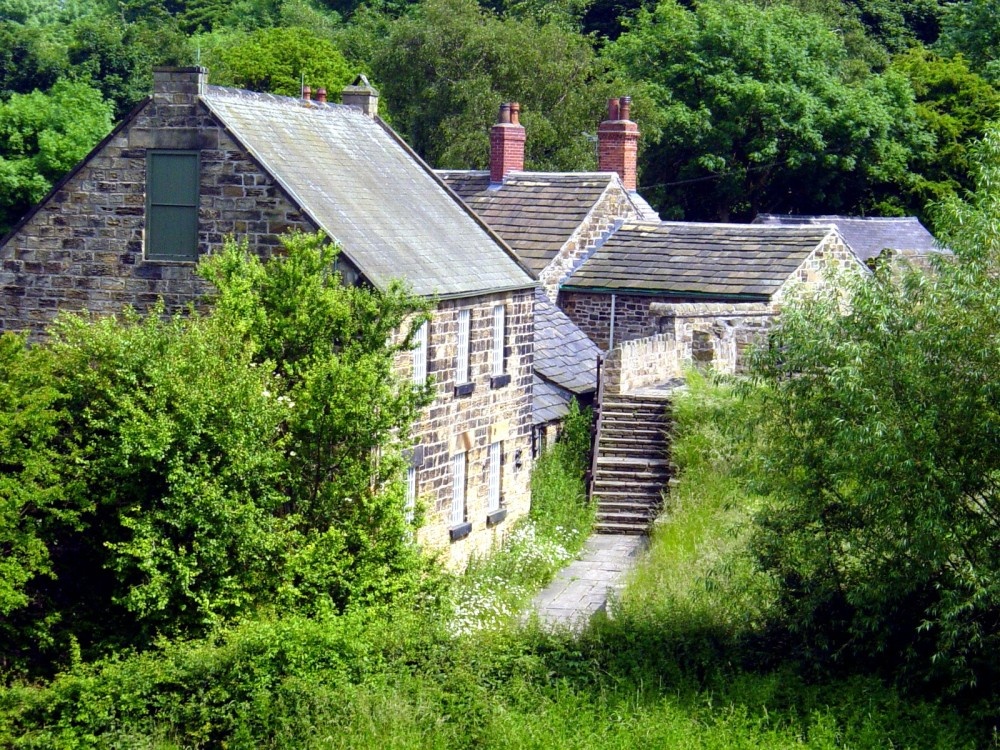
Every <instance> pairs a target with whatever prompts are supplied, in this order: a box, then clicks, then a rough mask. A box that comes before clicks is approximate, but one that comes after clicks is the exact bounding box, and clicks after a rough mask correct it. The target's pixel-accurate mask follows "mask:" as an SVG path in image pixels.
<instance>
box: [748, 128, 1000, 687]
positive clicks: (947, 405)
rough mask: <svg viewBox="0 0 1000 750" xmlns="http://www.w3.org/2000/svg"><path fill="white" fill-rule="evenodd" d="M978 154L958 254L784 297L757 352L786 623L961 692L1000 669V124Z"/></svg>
mask: <svg viewBox="0 0 1000 750" xmlns="http://www.w3.org/2000/svg"><path fill="white" fill-rule="evenodd" d="M978 157H979V159H980V165H981V166H980V173H979V180H978V186H979V191H980V192H979V193H977V194H976V195H974V196H972V198H971V200H970V201H969V202H968V203H964V204H963V203H958V202H956V203H955V204H953V205H951V206H949V207H948V210H947V211H944V212H942V217H941V220H940V221H939V226H941V227H943V228H944V229H945V231H946V232H947V236H946V237H945V240H946V242H947V244H948V245H949V246H950V247H951V248H952V249H953V250H954V251H955V253H956V257H955V258H954V259H949V260H945V261H943V262H941V263H938V264H936V266H935V268H934V269H933V270H931V271H927V272H923V271H919V270H914V269H907V268H904V267H900V266H898V265H890V264H888V263H885V264H883V265H882V266H881V267H880V268H878V269H877V270H876V272H875V275H874V278H872V279H864V280H853V281H852V280H846V281H845V287H843V288H842V289H841V290H836V289H833V290H830V291H829V292H827V293H824V294H819V295H816V296H812V297H809V298H805V297H804V298H802V299H800V300H798V301H797V302H796V303H794V304H789V305H787V306H786V307H785V308H784V309H783V311H782V316H781V320H780V323H779V325H778V326H777V328H776V329H775V330H774V331H773V333H772V336H771V345H770V347H769V348H767V349H763V350H761V351H760V352H759V355H758V357H757V360H756V362H755V364H754V373H755V377H756V381H757V384H758V388H757V390H756V392H755V394H754V397H755V398H758V399H760V409H759V413H758V418H757V421H756V423H755V427H756V429H757V431H758V434H759V438H760V442H759V445H758V446H756V447H755V449H754V450H755V455H754V458H755V464H756V465H755V467H754V468H755V470H756V478H757V486H758V488H759V489H761V490H762V491H764V492H766V493H767V494H768V495H769V500H768V503H767V505H766V507H764V508H763V509H762V510H761V512H760V513H759V515H758V520H759V529H760V531H759V533H758V535H757V540H756V551H757V554H758V557H759V560H760V562H761V564H762V565H763V566H764V567H765V568H766V569H767V570H768V571H770V572H771V573H772V574H773V575H774V576H775V577H776V579H777V581H778V582H779V584H780V586H781V593H782V602H783V605H784V608H785V611H786V613H787V617H788V622H789V624H790V625H791V626H792V627H793V628H795V629H797V630H798V631H799V632H801V633H803V634H805V635H806V636H807V639H806V640H807V642H808V644H809V645H810V646H811V648H813V649H814V653H815V654H816V655H820V656H823V657H827V658H829V657H835V656H840V657H843V658H847V657H850V656H854V657H860V658H863V659H865V660H869V661H870V662H874V663H882V664H883V665H885V666H886V667H888V668H889V669H892V670H893V671H896V670H898V669H899V668H900V666H905V667H907V668H908V669H909V672H908V674H910V675H911V676H912V675H916V676H919V677H921V678H925V679H940V680H943V681H945V683H946V684H948V685H950V686H951V687H953V688H957V687H960V686H968V685H973V684H975V683H977V682H982V683H986V682H989V681H990V679H989V676H990V675H995V674H996V672H997V670H998V669H1000V662H998V660H997V654H998V647H1000V617H998V615H1000V554H998V551H1000V508H998V507H997V489H998V487H1000V440H998V437H1000V432H998V425H1000V333H998V328H997V325H996V321H997V319H998V318H1000V295H998V294H997V283H996V279H997V275H998V269H1000V240H998V237H1000V234H998V232H997V226H998V223H1000V192H998V190H997V186H998V185H1000V167H998V164H1000V132H996V131H994V132H993V133H992V134H991V135H989V136H988V137H987V140H986V141H985V142H984V144H983V145H982V146H980V149H979V153H978ZM992 699H993V700H995V696H994V697H993V698H992Z"/></svg>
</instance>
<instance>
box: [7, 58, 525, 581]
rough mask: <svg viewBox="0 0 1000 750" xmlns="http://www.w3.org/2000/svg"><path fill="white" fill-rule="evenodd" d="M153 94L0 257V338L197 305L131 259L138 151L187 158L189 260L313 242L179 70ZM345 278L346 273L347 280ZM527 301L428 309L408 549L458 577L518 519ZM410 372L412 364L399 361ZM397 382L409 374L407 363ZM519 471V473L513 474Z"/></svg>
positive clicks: (194, 287) (137, 209)
mask: <svg viewBox="0 0 1000 750" xmlns="http://www.w3.org/2000/svg"><path fill="white" fill-rule="evenodd" d="M155 77H156V91H157V93H156V95H155V96H154V97H153V98H152V100H151V101H150V102H148V103H147V104H146V105H145V106H143V108H142V109H141V110H140V111H139V112H138V113H137V114H136V115H135V116H134V118H133V119H132V120H131V121H130V122H128V123H126V125H125V126H124V127H123V128H122V129H121V130H120V131H119V132H117V133H115V134H114V135H113V136H111V137H110V138H109V139H108V141H107V142H106V143H105V144H104V145H103V146H102V147H101V148H100V149H99V150H98V151H97V152H96V153H95V154H94V155H93V156H92V157H91V158H90V159H89V160H88V161H87V162H86V163H85V164H84V165H83V166H82V168H80V169H78V170H77V171H76V173H75V174H73V175H72V177H70V178H69V180H68V181H67V182H66V183H65V184H64V185H62V186H61V187H60V188H59V190H58V191H56V193H55V194H54V195H53V196H52V197H51V199H50V200H48V201H47V202H46V203H45V204H44V205H43V206H42V207H41V208H40V210H38V211H37V212H36V213H35V214H34V215H33V216H31V218H30V219H28V220H27V222H26V223H25V224H24V225H23V226H21V227H20V228H19V229H18V231H17V232H16V233H15V234H14V235H13V236H12V237H11V238H10V239H9V241H8V242H6V243H5V244H4V245H3V246H2V247H0V330H29V331H32V332H33V333H35V334H36V335H37V334H40V333H41V331H42V330H43V328H44V326H45V325H46V324H47V323H48V322H49V321H51V320H52V318H53V317H54V316H55V314H56V312H57V311H59V310H89V311H91V312H93V313H95V314H98V315H103V314H112V313H116V312H118V311H120V310H121V309H122V307H124V306H125V305H129V304H130V305H133V306H135V307H137V308H138V309H140V310H144V309H147V308H149V306H151V305H152V304H153V303H155V302H156V300H157V299H158V298H161V297H162V298H163V300H164V302H165V303H166V306H167V309H168V310H177V309H180V308H182V307H183V306H184V305H186V304H187V303H188V302H191V301H197V300H201V299H203V297H204V295H205V294H206V293H208V292H210V287H209V286H208V285H207V284H206V283H204V282H203V281H201V280H200V279H199V278H198V277H197V276H196V275H195V273H194V269H195V264H194V263H193V262H176V261H175V262H169V261H149V260H146V259H145V258H144V229H145V216H144V213H145V189H146V150H147V149H150V148H161V149H184V150H189V149H190V150H195V149H197V150H199V152H200V204H199V237H198V238H199V247H198V252H199V254H200V255H204V254H206V253H210V252H213V251H215V250H217V249H218V248H219V247H220V246H221V244H222V242H223V240H224V238H225V237H226V235H228V234H234V235H236V236H237V237H245V238H247V239H248V241H249V243H250V246H251V247H252V248H257V249H259V251H260V253H261V255H263V256H267V255H269V254H270V252H271V249H272V248H274V247H276V246H277V245H278V244H279V236H280V235H281V234H282V233H284V232H287V231H288V230H292V229H300V230H303V231H315V229H316V227H315V226H314V225H313V224H312V223H311V222H310V221H309V220H308V219H306V218H305V217H304V216H303V215H302V214H301V213H300V212H299V210H298V207H297V206H296V205H295V204H294V202H293V201H292V200H291V199H290V198H289V197H288V196H287V195H285V194H284V193H283V191H282V190H281V188H280V187H279V186H278V185H277V183H275V182H274V181H273V180H272V179H271V178H270V177H269V176H268V175H267V174H265V173H264V171H263V170H262V169H261V168H260V166H259V165H258V164H257V163H256V162H255V161H254V160H253V159H252V158H251V157H250V156H249V155H248V154H247V153H246V152H245V151H244V150H243V149H242V148H241V147H240V146H239V145H238V144H237V143H236V142H235V141H234V140H233V139H232V138H231V137H230V136H229V135H228V134H227V133H226V132H225V130H224V129H223V128H222V127H220V126H219V124H218V123H217V122H216V121H215V119H214V118H213V117H212V116H211V115H210V114H209V112H208V110H207V109H206V108H205V107H204V105H202V104H200V103H199V102H198V101H197V95H198V92H199V88H200V85H202V84H198V83H195V82H194V81H195V80H196V77H194V76H192V71H190V70H188V71H159V70H158V71H156V73H155ZM346 270H347V271H348V272H349V271H350V270H351V269H346ZM533 299H534V297H533V290H530V289H529V290H526V291H523V292H517V293H514V294H511V293H507V294H499V295H484V296H480V297H475V298H470V299H463V300H452V301H445V302H442V303H440V305H439V307H438V309H437V310H436V312H435V318H434V321H433V323H432V325H431V335H430V357H429V364H428V370H429V374H431V375H432V376H433V377H434V378H435V382H436V386H435V387H436V389H437V399H436V400H435V402H434V403H433V404H432V405H431V406H430V407H429V408H428V409H427V411H426V412H425V414H423V415H422V417H421V418H420V420H419V421H418V423H417V424H416V426H415V428H414V434H415V435H416V436H417V438H418V440H419V442H420V443H421V444H422V445H423V446H424V464H423V466H422V467H421V468H420V469H419V471H418V494H419V496H420V497H422V498H423V499H424V500H425V502H426V505H427V514H426V524H425V527H424V528H423V530H422V531H421V534H420V537H421V539H422V540H424V541H425V542H426V543H427V544H431V545H435V546H441V547H445V548H447V549H448V559H449V560H450V561H451V563H452V564H454V565H456V566H458V565H461V564H462V563H464V561H465V560H467V559H468V558H469V556H470V555H471V554H472V553H473V552H484V551H486V550H487V549H488V548H489V546H490V545H491V544H492V542H493V540H494V538H495V537H496V535H497V534H498V533H500V532H502V531H503V530H504V529H506V528H509V527H510V524H511V522H512V521H513V520H514V519H515V518H517V517H518V516H521V515H523V514H525V513H526V512H527V510H528V506H529V501H530V500H529V497H530V496H529V490H528V477H529V474H530V469H531V434H530V431H531V367H532V352H533V348H532V330H533V324H532V320H533ZM499 300H504V301H505V304H506V308H507V309H506V315H507V319H506V330H507V342H508V344H507V359H506V363H507V372H508V373H510V375H511V382H510V383H509V384H507V385H506V386H504V387H502V388H496V389H491V388H490V378H489V372H490V370H489V368H490V365H489V351H490V347H491V342H492V329H491V325H492V307H493V305H494V304H495V303H496V302H497V301H499ZM461 307H471V308H472V310H473V312H472V332H471V337H472V354H471V365H472V372H473V380H474V382H475V391H474V392H473V393H472V394H470V395H468V396H464V397H458V398H456V397H455V395H454V367H455V362H454V358H455V351H454V349H455V345H456V339H457V334H456V328H457V323H456V311H457V310H458V309H459V308H461ZM410 361H412V360H410ZM399 366H400V370H401V372H403V373H406V374H407V376H409V373H410V372H411V371H409V370H408V369H407V368H408V367H411V365H410V364H409V363H408V361H407V357H401V358H400V363H399ZM500 434H506V438H504V463H503V477H502V488H503V503H504V505H505V506H506V508H507V509H508V516H507V519H505V520H504V521H503V522H502V523H500V524H499V525H497V526H495V527H493V528H490V529H487V528H486V512H485V507H486V501H487V498H486V495H487V487H488V484H487V482H488V474H487V471H488V466H487V461H486V455H487V448H488V445H489V442H490V439H491V437H494V436H496V435H500ZM461 439H467V440H469V441H470V442H471V447H470V450H469V451H468V459H469V461H468V466H467V486H468V491H467V507H468V517H467V518H468V520H469V521H470V522H471V523H472V527H473V530H472V533H471V534H470V535H469V536H468V537H467V538H465V539H463V540H459V541H456V542H450V540H449V533H448V509H449V505H450V502H451V493H452V485H451V464H450V461H449V459H450V457H451V454H452V450H453V448H454V446H455V444H456V441H457V440H461ZM518 462H520V468H518V465H517V464H518Z"/></svg>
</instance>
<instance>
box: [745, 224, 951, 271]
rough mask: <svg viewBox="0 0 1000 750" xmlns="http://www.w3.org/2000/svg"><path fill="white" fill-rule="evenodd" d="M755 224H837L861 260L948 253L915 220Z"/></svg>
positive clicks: (845, 239)
mask: <svg viewBox="0 0 1000 750" xmlns="http://www.w3.org/2000/svg"><path fill="white" fill-rule="evenodd" d="M753 223H754V224H781V225H785V226H798V225H803V224H811V225H816V226H829V225H831V224H835V225H836V227H837V229H839V230H840V234H841V236H842V237H843V238H844V241H845V242H846V243H847V244H848V245H850V246H851V249H852V250H854V253H855V255H857V256H858V257H859V258H861V260H868V259H869V258H874V257H876V256H877V255H878V254H879V253H881V252H882V251H883V250H884V249H886V248H890V249H892V250H896V251H899V252H906V253H914V252H915V253H916V254H918V255H919V254H925V253H929V252H947V251H943V250H942V248H941V247H940V246H939V245H938V244H937V241H936V240H935V239H934V236H933V235H932V234H931V233H930V232H928V231H927V229H926V228H925V227H924V225H923V224H921V223H920V221H919V219H917V217H916V216H895V217H869V216H803V215H795V214H787V215H786V214H758V215H757V217H756V218H755V219H754V220H753Z"/></svg>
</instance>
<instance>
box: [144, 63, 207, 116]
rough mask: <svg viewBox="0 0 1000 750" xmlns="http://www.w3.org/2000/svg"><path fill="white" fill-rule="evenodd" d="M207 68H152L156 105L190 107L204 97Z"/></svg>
mask: <svg viewBox="0 0 1000 750" xmlns="http://www.w3.org/2000/svg"><path fill="white" fill-rule="evenodd" d="M207 86H208V68H202V67H200V66H197V67H190V68H167V67H155V68H153V99H154V100H155V101H156V102H157V104H165V105H181V106H190V105H192V104H194V103H195V101H197V99H198V97H199V96H204V94H205V89H206V87H207Z"/></svg>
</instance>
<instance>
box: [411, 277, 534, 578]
mask: <svg viewBox="0 0 1000 750" xmlns="http://www.w3.org/2000/svg"><path fill="white" fill-rule="evenodd" d="M498 302H503V304H504V307H505V311H506V321H505V333H506V336H505V337H506V343H505V346H504V364H505V371H506V373H507V374H509V375H510V382H509V383H508V384H506V385H504V386H503V387H499V388H491V387H490V385H491V383H490V381H491V378H490V373H491V362H490V352H491V348H492V340H493V329H492V326H493V306H494V305H495V304H497V303H498ZM462 308H469V309H471V311H472V319H471V331H470V340H471V356H470V365H471V377H472V382H473V384H474V390H473V392H472V393H471V394H469V395H465V396H456V395H455V349H456V344H457V342H458V335H457V331H458V311H459V310H460V309H462ZM533 310H534V292H533V290H530V289H529V290H525V291H522V292H515V293H507V294H493V295H483V296H480V297H473V298H468V299H460V300H449V301H445V302H442V303H441V304H440V305H439V307H438V309H437V310H436V311H435V313H434V319H433V320H432V321H431V324H430V329H429V337H428V367H427V371H428V375H429V376H430V377H432V378H433V379H434V387H435V390H436V398H435V401H434V403H433V404H431V406H430V407H428V409H427V410H426V412H425V413H424V414H423V416H422V417H421V418H420V419H419V420H418V422H417V424H416V425H415V427H414V436H415V438H416V441H417V443H418V444H419V445H421V446H423V463H422V464H421V465H420V466H419V467H418V469H417V495H418V497H419V498H420V501H421V502H422V503H423V504H424V508H425V512H426V516H425V519H426V524H425V526H424V527H423V528H422V529H421V531H420V535H419V538H420V541H421V542H422V543H423V544H425V545H428V546H432V547H436V548H441V549H443V550H444V551H445V553H446V555H445V556H446V560H447V561H448V562H449V563H450V565H451V566H453V567H456V568H457V567H461V566H462V565H464V564H465V563H466V562H467V561H468V559H469V558H470V557H471V556H472V555H473V554H483V553H486V552H488V551H489V549H490V546H491V545H492V544H493V543H494V542H495V541H497V539H498V537H499V536H500V535H502V534H504V533H505V532H506V531H507V530H508V529H509V528H510V526H511V524H512V522H513V521H514V520H515V519H516V518H519V517H521V516H523V515H525V514H526V513H527V512H528V509H529V507H530V488H529V477H530V474H531V466H532V458H531V383H532V356H533V350H534V349H533V316H534V312H533ZM400 370H401V371H402V372H403V373H404V374H405V375H406V376H407V377H410V376H411V374H412V356H411V355H410V354H409V353H407V354H404V355H401V357H400ZM497 436H502V440H503V463H502V466H503V468H502V473H501V488H502V506H503V507H504V508H505V509H506V511H507V516H506V518H505V519H504V520H503V521H502V522H501V523H499V524H496V525H493V526H490V525H488V524H487V518H486V516H487V510H486V509H487V500H488V497H487V492H488V487H489V462H488V460H487V451H488V448H489V444H490V442H492V440H493V439H494V438H495V437H497ZM463 439H468V440H469V443H470V445H471V447H470V448H469V450H468V451H467V459H468V462H467V468H466V520H467V521H468V522H469V523H471V524H472V532H471V533H470V534H469V536H467V537H465V538H463V539H460V540H457V541H451V538H450V533H449V529H450V527H451V523H450V520H449V516H450V509H451V499H452V488H453V485H452V469H451V457H452V455H453V454H454V452H455V450H456V444H458V443H460V442H461V441H462V440H463ZM518 463H520V468H518V465H517V464H518Z"/></svg>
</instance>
